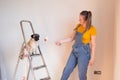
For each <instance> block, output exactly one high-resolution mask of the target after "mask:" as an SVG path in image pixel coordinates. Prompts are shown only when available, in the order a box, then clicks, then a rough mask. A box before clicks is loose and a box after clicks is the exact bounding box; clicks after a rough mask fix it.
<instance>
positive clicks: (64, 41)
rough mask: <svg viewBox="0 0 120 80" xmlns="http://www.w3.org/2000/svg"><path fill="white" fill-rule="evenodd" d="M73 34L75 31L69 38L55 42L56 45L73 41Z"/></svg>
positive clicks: (74, 32)
mask: <svg viewBox="0 0 120 80" xmlns="http://www.w3.org/2000/svg"><path fill="white" fill-rule="evenodd" d="M75 34H76V31H73V32H72V34H71V35H70V36H69V37H67V38H64V39H61V40H58V41H56V42H55V43H56V45H58V46H60V45H61V44H63V43H67V42H72V41H73V40H74V39H75Z"/></svg>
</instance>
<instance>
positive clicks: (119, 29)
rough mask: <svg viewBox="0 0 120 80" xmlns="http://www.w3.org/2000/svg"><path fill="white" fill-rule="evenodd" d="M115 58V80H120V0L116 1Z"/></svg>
mask: <svg viewBox="0 0 120 80" xmlns="http://www.w3.org/2000/svg"><path fill="white" fill-rule="evenodd" d="M115 13H116V14H115V35H114V36H115V48H114V51H115V52H114V53H115V58H114V80H119V79H120V47H119V44H120V0H116V9H115Z"/></svg>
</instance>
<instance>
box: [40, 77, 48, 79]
mask: <svg viewBox="0 0 120 80" xmlns="http://www.w3.org/2000/svg"><path fill="white" fill-rule="evenodd" d="M40 80H50V77H46V78H43V79H40Z"/></svg>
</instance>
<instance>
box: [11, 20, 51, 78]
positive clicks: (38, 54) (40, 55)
mask: <svg viewBox="0 0 120 80" xmlns="http://www.w3.org/2000/svg"><path fill="white" fill-rule="evenodd" d="M23 23H29V25H30V27H31V29H32V34H35V31H34V29H33V26H32V23H31V21H28V20H22V21H20V26H21V30H22V35H23V39H24V42H23V44H22V47H21V50H22V49H23V47H24V46H27V42H26V37H25V32H24V29H23ZM37 49H38V53H30V52H28V57H27V58H28V62H29V67H28V72H27V78H26V79H27V80H29V77H30V75H29V74H30V72H31V74H32V77H33V79H34V80H37V79H36V76H35V73H34V71H36V70H39V69H43V68H44V69H45V71H46V74H47V77H45V78H42V79H39V80H51V78H50V75H49V72H48V69H47V66H46V63H45V60H44V57H43V55H42V52H41V50H40V46H39V44H38V46H37ZM20 56H21V51H20V53H19V57H18V60H17V64H16V68H15V72H14V75H13V80H16V79H15V78H16V72H17V69H18V66H19V62H20ZM36 56H39V57H40V58H41V60H42V63H43V64H42V65H40V66H36V67H33V65H32V63H33V61H32V58H33V57H36ZM30 80H31V79H30Z"/></svg>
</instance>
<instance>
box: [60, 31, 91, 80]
mask: <svg viewBox="0 0 120 80" xmlns="http://www.w3.org/2000/svg"><path fill="white" fill-rule="evenodd" d="M82 36H83V33H80V32H77V31H76V37H75V43H74V45H73V49H72V52H71V55H70V57H69V59H68V62H67V64H66V67H65V68H64V71H63V74H62V77H61V80H68V78H69V76H70V74H71V72H72V71H73V69H74V68H75V67H76V65H77V64H78V72H79V80H87V68H88V63H89V60H90V52H91V51H90V45H89V44H84V43H83V42H82Z"/></svg>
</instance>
